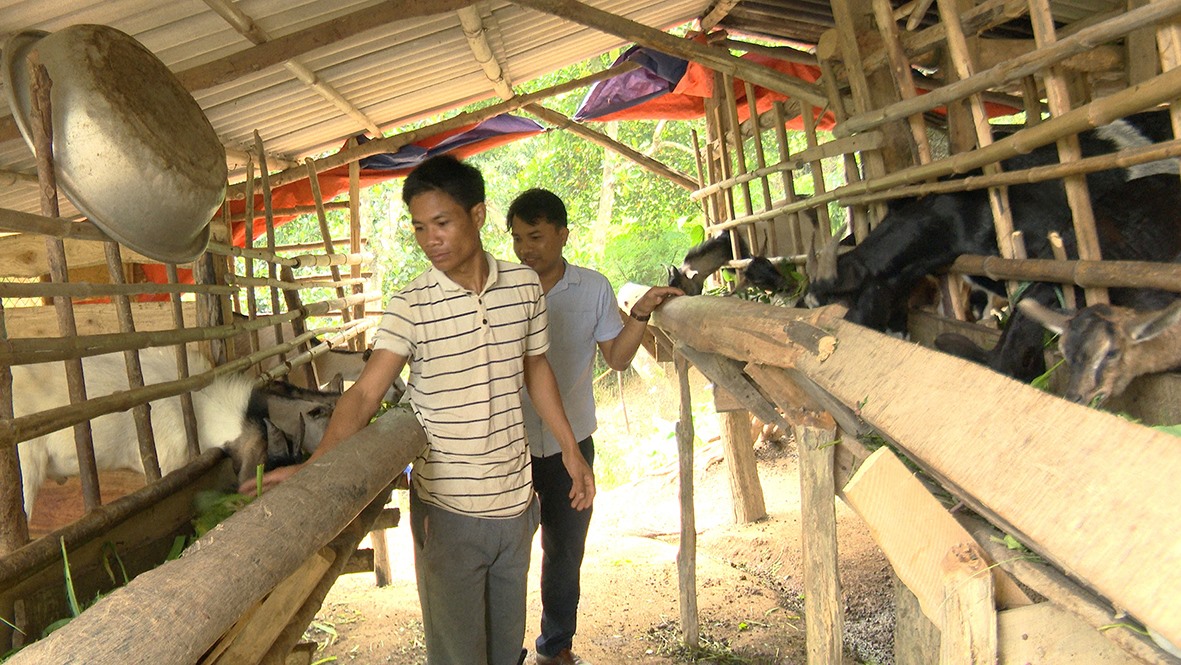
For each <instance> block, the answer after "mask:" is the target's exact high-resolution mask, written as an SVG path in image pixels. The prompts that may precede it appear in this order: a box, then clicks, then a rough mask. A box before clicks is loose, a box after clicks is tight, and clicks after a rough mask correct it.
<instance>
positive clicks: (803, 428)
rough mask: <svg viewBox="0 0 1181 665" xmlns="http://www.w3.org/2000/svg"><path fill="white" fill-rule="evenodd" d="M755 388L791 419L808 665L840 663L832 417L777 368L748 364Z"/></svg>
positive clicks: (840, 607)
mask: <svg viewBox="0 0 1181 665" xmlns="http://www.w3.org/2000/svg"><path fill="white" fill-rule="evenodd" d="M748 371H750V372H751V374H752V376H754V378H755V380H756V381H758V383H759V385H761V386H764V388H765V389H766V390H769V391H771V392H772V393H773V394H774V399H775V401H776V403H777V404H778V406H779V408H781V409H783V412H784V414H785V415H787V417H788V418H789V419H790V420H791V421H792V433H793V434H794V435H795V440H796V450H797V452H798V453H799V459H800V461H799V469H800V531H801V534H802V536H801V539H802V546H803V554H802V556H803V560H804V588H805V589H807V590H808V593H806V594H804V616H805V617H807V621H806V622H805V629H806V632H807V647H808V663H809V665H827V664H829V663H840V662H842V661H843V660H844V657H843V655H842V654H843V652H844V641H843V634H844V622H845V610H844V604H843V602H842V601H841V580H840V577H839V575H838V574H837V562H838V556H837V516H836V487H835V485H834V483H833V479H834V475H833V461H834V452H835V446H834V444H835V443H836V439H837V427H836V422H835V421H833V419H832V416H830V415H829V414H827V413H825V412H824V411H821V410H819V407H818V406H817V405H816V404H815V403H814V402H813V401H812V400H811V399H808V398H806V397H805V396H803V395H802V391H801V390H800V389H799V388H798V387H797V386H796V385H795V383H794V382H793V381H792V379H791V378H790V376H789V375H788V373H787V372H786V371H784V370H782V369H778V368H771V367H765V366H759V365H751V366H748Z"/></svg>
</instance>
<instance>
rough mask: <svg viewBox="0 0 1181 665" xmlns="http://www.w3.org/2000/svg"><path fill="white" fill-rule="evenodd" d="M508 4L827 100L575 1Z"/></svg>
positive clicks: (803, 86)
mask: <svg viewBox="0 0 1181 665" xmlns="http://www.w3.org/2000/svg"><path fill="white" fill-rule="evenodd" d="M512 2H513V3H514V4H517V5H520V6H522V7H528V8H530V9H534V10H537V11H539V12H544V13H546V14H552V15H554V16H559V17H561V18H564V19H566V20H568V21H573V22H575V23H580V24H582V25H585V26H588V27H591V28H594V29H596V30H600V31H602V32H605V33H607V34H610V35H615V36H617V37H622V38H623V39H626V40H629V41H634V42H636V43H637V44H640V45H643V46H647V47H649V48H653V49H656V50H657V51H661V52H662V53H667V54H669V55H674V56H677V57H678V58H687V59H689V60H693V61H695V62H699V63H701V64H702V65H705V66H706V67H709V68H710V69H712V70H714V71H717V72H721V73H723V74H730V75H731V76H734V77H736V78H739V79H742V80H743V81H749V82H751V83H753V84H755V85H758V86H762V87H764V88H766V89H768V90H774V91H775V92H778V93H781V94H784V95H787V96H788V97H791V98H792V99H796V100H799V101H803V102H807V103H809V104H811V105H813V106H819V107H822V108H823V107H825V106H827V105H828V97H826V96H825V95H824V91H823V90H822V89H821V88H820V86H818V85H815V84H813V83H807V82H805V81H801V80H800V79H798V78H795V77H794V76H787V75H786V74H782V73H780V72H777V71H775V70H774V69H771V68H769V67H764V66H762V65H758V64H755V63H752V62H749V61H747V60H743V59H741V58H737V57H734V56H733V55H730V52H729V51H727V50H725V49H719V48H712V47H709V46H704V45H702V44H698V43H697V42H694V41H691V40H688V39H684V38H682V37H677V36H675V35H670V34H668V33H667V32H662V31H660V30H657V29H655V28H650V27H648V26H646V25H644V24H642V23H637V22H636V21H632V20H630V19H626V18H623V17H622V16H616V15H614V14H612V13H610V12H605V11H603V10H601V9H596V8H594V7H591V6H590V5H586V4H583V3H581V2H576V1H575V0H512Z"/></svg>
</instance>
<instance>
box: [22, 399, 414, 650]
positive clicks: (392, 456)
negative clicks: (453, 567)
mask: <svg viewBox="0 0 1181 665" xmlns="http://www.w3.org/2000/svg"><path fill="white" fill-rule="evenodd" d="M423 445H425V435H424V434H423V431H422V427H421V426H420V425H419V424H418V422H417V421H416V420H415V418H414V414H412V413H410V412H409V411H405V410H401V409H394V410H392V411H390V412H389V413H387V414H385V415H383V416H381V417H380V418H378V419H377V421H375V422H374V423H373V424H372V425H369V426H368V427H366V428H365V429H363V430H361V431H360V432H358V433H357V434H355V435H353V436H351V437H349V438H348V439H346V440H345V441H344V442H342V444H341V445H339V446H337V447H335V448H333V450H331V451H330V452H328V453H327V454H326V455H324V457H323V458H320V459H317V460H316V461H314V462H311V463H309V464H306V465H305V466H304V467H303V468H302V469H301V470H300V471H299V472H298V473H296V474H295V475H294V476H293V477H292V478H291V479H290V480H288V481H286V482H284V483H283V484H281V485H279V486H278V487H276V488H274V489H272V490H270V491H268V492H267V493H266V494H264V495H263V496H262V497H261V498H259V499H257V500H255V501H254V502H253V503H252V504H250V505H249V506H247V507H246V508H244V509H242V510H240V511H239V512H237V513H236V514H235V515H233V516H232V517H230V518H229V519H228V520H226V521H225V522H223V523H222V525H221V526H220V527H219V528H218V529H217V530H216V531H215V532H211V533H209V534H206V535H205V537H203V538H201V539H200V540H198V541H197V543H196V544H195V545H194V546H191V547H190V548H189V549H188V551H186V553H185V556H183V557H181V558H180V559H177V560H175V561H170V562H168V563H165V564H164V565H162V566H160V567H158V568H155V569H154V570H151V571H148V572H146V573H143V574H141V575H140V576H139V577H136V578H135V579H134V580H132V581H131V582H130V583H129V584H127V585H126V586H124V587H122V588H120V589H117V590H115V591H114V592H112V593H111V594H109V595H107V596H106V597H104V598H103V599H102V600H100V601H99V602H98V603H96V604H95V605H94V606H92V607H91V608H89V609H88V610H87V611H86V612H84V613H83V614H82V615H81V616H78V617H76V618H75V619H73V620H72V621H71V622H70V623H69V624H68V625H66V626H65V627H63V628H60V629H58V630H57V631H55V632H54V633H52V634H50V635H49V636H48V637H47V638H45V639H43V640H40V641H38V642H36V643H34V644H32V645H30V646H28V647H26V648H25V649H24V650H23V651H21V652H20V653H18V654H16V655H15V656H14V657H13V658H12V659H11V660H10V661H9V664H10V665H29V664H31V663H66V662H70V661H71V660H75V659H76V658H77V654H79V653H85V654H86V661H87V662H88V663H93V664H94V665H103V664H107V663H110V664H112V665H113V664H115V663H118V664H119V665H136V664H144V665H148V664H152V665H154V664H156V663H193V662H196V661H197V660H198V659H199V658H200V657H201V656H202V655H204V653H205V652H206V651H207V650H208V649H209V647H210V646H212V645H213V644H214V643H215V642H216V641H217V640H218V638H220V637H221V636H222V635H223V634H224V633H225V631H226V630H227V629H229V628H230V626H232V625H233V624H234V622H236V621H237V620H238V618H239V617H241V616H242V615H243V614H245V613H246V611H247V610H248V609H249V608H250V607H252V606H253V605H254V604H255V603H256V602H258V600H260V599H261V598H262V597H263V596H264V595H265V594H267V593H268V592H269V591H270V590H271V589H273V588H274V587H275V585H276V584H278V583H279V582H280V581H281V580H282V579H283V578H284V577H286V576H287V575H288V574H289V573H290V572H291V571H292V570H294V569H295V567H296V566H298V565H299V564H300V563H301V562H303V561H306V560H307V559H308V558H309V557H311V556H312V554H314V553H315V552H317V551H319V550H320V548H322V547H324V545H325V544H327V543H328V542H329V541H331V540H332V539H333V538H335V537H336V535H337V534H339V533H340V531H341V530H342V529H343V528H344V527H345V526H347V525H348V524H349V523H350V522H352V521H353V520H354V519H355V518H356V516H357V515H358V513H360V512H361V511H362V510H363V509H364V508H365V506H367V505H368V504H369V503H371V502H372V501H373V499H374V498H375V497H376V496H377V495H378V494H379V493H380V492H381V491H382V490H384V489H385V488H386V487H389V485H390V483H392V482H393V479H394V477H395V476H396V475H397V474H398V473H400V472H401V470H402V469H404V468H405V466H406V464H407V463H409V462H410V461H411V459H412V458H413V457H414V454H415V452H416V451H418V450H419V449H420V448H421V447H422V446H423ZM244 552H248V553H250V556H245V557H244V556H243V553H244ZM227 561H233V562H236V565H226V562H227ZM161 622H163V623H165V624H167V625H168V626H169V635H168V639H160V625H162V624H161ZM99 634H101V635H103V639H102V640H95V639H94V636H95V635H99Z"/></svg>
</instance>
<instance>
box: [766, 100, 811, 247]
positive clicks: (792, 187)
mask: <svg viewBox="0 0 1181 665" xmlns="http://www.w3.org/2000/svg"><path fill="white" fill-rule="evenodd" d="M771 111H772V114H773V117H774V118H775V143H776V145H778V146H779V161H781V162H786V161H787V160H789V159H791V143H790V142H788V140H787V113H786V112H785V110H784V104H783V102H781V101H776V102H775V104H774V105H773V106H772V107H771ZM779 174H780V177H781V178H782V179H783V199H784V200H785V201H787V202H788V203H795V201H796V184H795V175H794V174H792V172H791V169H784V170H782V171H780V172H779ZM801 223H802V218H801V217H800V214H799V213H791V214H789V215H788V216H787V225H788V233H787V242H786V243H780V244H777V245H775V246H774V250H773V254H774V256H780V253H781V252H783V251H784V250H787V251H788V252H790V253H792V254H804V253H806V252H807V248H806V247H805V246H804V237H805V236H804V232H803V229H801V228H800V224H801ZM773 238H775V239H776V240H778V239H779V234H778V233H777V234H775V235H774V236H773Z"/></svg>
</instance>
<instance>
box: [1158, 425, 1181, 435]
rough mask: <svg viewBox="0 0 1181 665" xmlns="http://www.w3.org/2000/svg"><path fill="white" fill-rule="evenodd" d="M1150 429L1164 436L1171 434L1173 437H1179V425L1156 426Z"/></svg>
mask: <svg viewBox="0 0 1181 665" xmlns="http://www.w3.org/2000/svg"><path fill="white" fill-rule="evenodd" d="M1152 429H1154V430H1158V431H1161V432H1164V433H1165V434H1172V435H1173V436H1181V424H1177V425H1156V426H1154V427H1153V428H1152Z"/></svg>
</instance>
